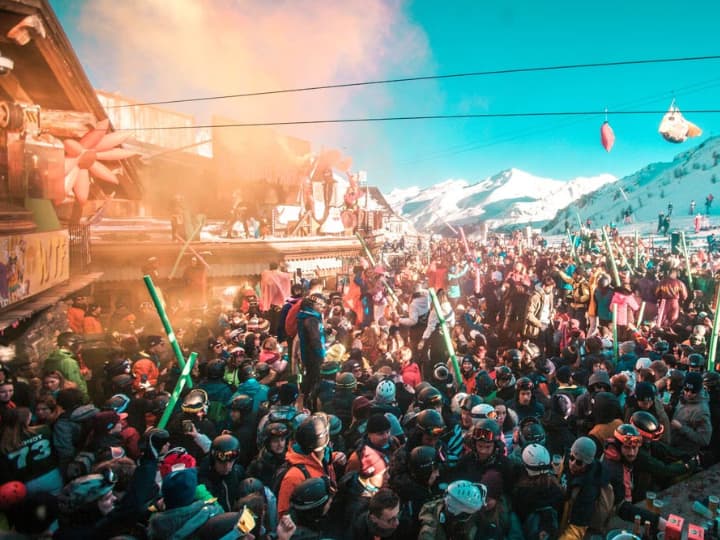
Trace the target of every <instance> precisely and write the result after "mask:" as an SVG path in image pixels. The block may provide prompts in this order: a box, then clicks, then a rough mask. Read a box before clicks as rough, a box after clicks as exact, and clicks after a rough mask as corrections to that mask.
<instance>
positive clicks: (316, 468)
mask: <svg viewBox="0 0 720 540" xmlns="http://www.w3.org/2000/svg"><path fill="white" fill-rule="evenodd" d="M333 458H334V455H333V452H331V451H330V449H329V448H325V453H324V455H323V459H322V460H320V459H318V457H317V456H316V455H315V453H314V452H311V453H310V454H305V453H304V452H303V451H302V450H301V449H300V447H299V446H298V445H297V443H295V444H293V445H292V446H291V447H290V448H289V449H288V451H287V453H286V454H285V461H287V462H288V463H289V464H290V465H293V466H292V467H290V468H289V469H288V470H287V472H286V473H285V476H284V477H283V479H282V482H281V483H280V489H279V490H278V514H279V515H281V516H282V515H285V514H287V513H288V511H289V510H290V496H291V495H292V492H293V490H294V489H295V488H296V487H297V486H298V485H299V484H300V483H301V482H303V481H304V480H306V478H305V474H304V473H303V471H302V470H301V469H300V468H299V467H297V466H295V465H304V466H305V469H306V470H307V472H308V474H309V475H310V478H321V477H323V476H327V477H328V478H330V481H331V482H332V483H335V469H334V468H333V466H332V464H331V463H332V460H333Z"/></svg>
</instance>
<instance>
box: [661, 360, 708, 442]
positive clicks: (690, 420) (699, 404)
mask: <svg viewBox="0 0 720 540" xmlns="http://www.w3.org/2000/svg"><path fill="white" fill-rule="evenodd" d="M708 400H709V397H708V393H707V391H706V390H705V388H703V378H702V374H701V373H693V372H691V373H688V374H687V375H686V376H685V384H684V385H683V391H682V396H681V398H680V403H678V405H677V407H675V414H673V419H672V421H671V422H670V428H671V431H672V436H671V437H672V442H673V446H675V447H676V448H678V449H679V450H682V451H684V452H686V453H688V454H691V455H695V454H698V453H699V452H700V451H701V450H703V449H704V448H705V447H707V446H708V445H709V444H710V439H711V437H712V423H711V420H710V407H709V405H708Z"/></svg>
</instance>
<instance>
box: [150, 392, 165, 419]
mask: <svg viewBox="0 0 720 540" xmlns="http://www.w3.org/2000/svg"><path fill="white" fill-rule="evenodd" d="M168 403H170V396H169V395H168V394H158V395H157V396H155V397H154V398H153V399H152V401H151V402H150V412H151V413H153V414H156V415H158V416H160V415H161V414H162V413H164V412H165V409H166V408H167V406H168Z"/></svg>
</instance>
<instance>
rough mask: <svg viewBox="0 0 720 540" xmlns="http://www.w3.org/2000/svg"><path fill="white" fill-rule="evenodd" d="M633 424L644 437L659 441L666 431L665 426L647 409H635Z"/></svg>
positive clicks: (632, 418)
mask: <svg viewBox="0 0 720 540" xmlns="http://www.w3.org/2000/svg"><path fill="white" fill-rule="evenodd" d="M630 424H632V425H633V426H634V427H635V428H636V429H637V430H638V432H639V433H640V435H642V436H643V437H644V438H646V439H648V440H651V441H657V440H658V439H659V438H660V437H661V436H662V434H663V432H664V431H665V426H663V425H662V424H661V423H660V422H658V421H657V419H656V418H655V416H654V415H652V414H651V413H649V412H647V411H635V412H634V413H633V414H632V416H631V417H630Z"/></svg>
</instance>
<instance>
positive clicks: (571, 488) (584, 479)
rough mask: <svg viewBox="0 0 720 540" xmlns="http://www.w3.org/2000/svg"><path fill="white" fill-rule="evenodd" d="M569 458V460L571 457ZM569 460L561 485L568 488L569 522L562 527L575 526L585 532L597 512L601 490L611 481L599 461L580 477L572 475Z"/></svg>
mask: <svg viewBox="0 0 720 540" xmlns="http://www.w3.org/2000/svg"><path fill="white" fill-rule="evenodd" d="M567 458H569V455H568V456H567ZM567 458H566V460H565V466H564V467H563V473H562V476H561V477H560V484H561V485H564V486H567V490H566V492H565V504H566V508H565V512H566V514H567V516H566V519H567V522H566V523H561V527H563V526H567V527H571V526H573V527H577V528H580V529H581V530H583V532H584V529H586V528H587V527H589V526H590V521H591V519H592V516H593V513H594V511H595V502H596V501H597V499H598V497H599V496H600V490H601V489H602V487H603V486H606V485H607V484H608V482H609V480H608V476H607V473H606V471H605V470H604V469H603V467H602V465H601V463H600V462H599V461H593V462H592V464H591V465H590V466H589V467H588V469H587V470H586V471H585V472H584V473H582V474H580V475H577V476H572V475H570V474H569V471H570V466H569V464H568V459H567Z"/></svg>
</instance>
